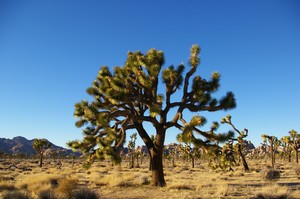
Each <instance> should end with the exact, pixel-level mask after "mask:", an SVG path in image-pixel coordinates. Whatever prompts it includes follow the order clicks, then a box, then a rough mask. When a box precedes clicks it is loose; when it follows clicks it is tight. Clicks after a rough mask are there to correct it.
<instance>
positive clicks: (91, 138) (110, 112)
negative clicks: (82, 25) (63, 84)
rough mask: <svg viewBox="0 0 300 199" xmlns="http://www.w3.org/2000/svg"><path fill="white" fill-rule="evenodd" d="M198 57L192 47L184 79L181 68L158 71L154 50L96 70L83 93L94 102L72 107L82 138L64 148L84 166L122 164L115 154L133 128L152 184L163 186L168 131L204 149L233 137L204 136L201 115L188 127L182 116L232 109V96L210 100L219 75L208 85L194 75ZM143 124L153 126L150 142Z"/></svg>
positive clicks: (160, 60) (157, 54) (208, 133)
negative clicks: (81, 156) (77, 153)
mask: <svg viewBox="0 0 300 199" xmlns="http://www.w3.org/2000/svg"><path fill="white" fill-rule="evenodd" d="M199 53H200V47H199V46H197V45H193V46H192V48H191V55H190V58H189V68H188V70H187V73H185V75H184V74H183V73H184V69H185V66H184V65H183V64H180V65H178V67H174V66H170V67H166V68H164V69H163V70H162V66H163V64H164V61H165V60H164V54H163V52H162V51H158V50H155V49H150V50H149V51H148V52H147V53H146V54H142V53H141V52H139V51H137V52H129V53H128V55H127V60H126V62H125V65H124V66H118V67H114V71H113V72H111V71H110V70H109V68H108V67H107V66H103V67H101V69H100V71H99V73H98V76H97V78H96V80H94V82H93V84H92V86H91V87H90V88H88V89H87V93H88V94H89V95H91V96H93V100H92V101H90V102H88V101H81V102H79V103H77V104H76V105H75V113H74V115H75V117H77V118H78V121H77V122H76V126H77V127H84V130H83V134H84V139H83V140H82V141H79V140H77V141H76V140H75V141H71V142H69V143H68V145H69V146H70V147H71V148H73V149H77V150H81V151H82V152H84V153H85V154H87V163H88V164H89V163H92V162H93V161H94V160H95V159H103V158H105V157H110V158H113V159H114V160H115V161H121V160H120V155H119V154H120V149H121V147H122V145H123V144H124V142H125V137H126V131H128V130H130V129H135V130H136V131H137V133H138V135H139V136H140V137H141V138H142V140H143V141H144V143H145V145H146V147H147V149H148V150H149V154H150V160H151V170H152V184H153V185H154V186H165V184H166V183H165V179H164V172H163V161H162V155H163V147H164V142H165V136H166V132H167V129H169V128H172V127H176V128H177V129H179V130H180V131H182V134H183V136H186V137H188V138H189V139H190V140H191V142H193V143H195V144H197V145H201V146H207V147H208V146H210V145H214V144H215V141H218V140H225V139H228V137H229V136H232V135H231V134H226V133H224V134H216V133H215V131H216V129H217V126H218V125H217V124H216V123H214V124H213V125H212V127H211V129H210V130H209V131H202V130H200V129H199V127H201V126H203V125H204V124H205V122H206V119H205V118H204V117H202V116H199V115H197V116H194V117H192V118H191V120H190V121H189V122H188V121H186V120H185V119H184V118H185V117H184V113H186V112H185V111H190V112H195V113H199V112H201V111H210V112H213V111H219V110H228V109H232V108H234V107H235V106H236V104H235V98H234V95H233V93H232V92H227V94H226V95H225V96H224V97H222V98H221V99H219V100H218V99H215V98H213V97H212V96H211V95H212V93H215V92H216V91H217V90H218V88H219V86H220V84H219V81H220V74H219V73H217V72H214V73H212V75H211V79H210V80H205V79H203V78H201V77H200V76H199V75H195V73H196V70H197V67H198V66H199V64H200V59H199V57H198V56H199ZM161 70H162V71H161ZM160 74H162V83H163V84H164V85H165V92H164V95H163V94H162V93H158V88H159V83H160V78H159V77H160ZM190 83H192V85H190ZM181 87H182V88H181ZM161 91H163V90H161ZM176 91H180V92H182V96H181V98H180V99H178V97H176V99H175V98H174V94H175V93H176ZM170 110H175V113H174V111H172V113H171V111H170ZM146 123H150V124H152V125H153V126H154V129H155V140H154V142H153V141H152V140H151V137H150V135H149V133H150V132H148V131H147V129H146V127H145V124H146ZM195 132H196V133H197V134H199V136H196V135H195V134H194V133H195Z"/></svg>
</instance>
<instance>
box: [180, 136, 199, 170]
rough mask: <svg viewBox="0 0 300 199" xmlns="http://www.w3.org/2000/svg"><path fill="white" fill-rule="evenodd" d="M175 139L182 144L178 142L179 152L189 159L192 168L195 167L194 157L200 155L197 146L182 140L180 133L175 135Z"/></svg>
mask: <svg viewBox="0 0 300 199" xmlns="http://www.w3.org/2000/svg"><path fill="white" fill-rule="evenodd" d="M177 141H178V142H182V143H183V144H184V145H182V144H180V145H179V149H180V152H181V153H182V154H183V155H184V156H185V157H187V158H188V159H190V160H191V164H192V168H194V167H195V158H196V157H199V156H200V150H199V146H194V147H192V145H191V143H190V142H188V141H187V140H184V138H183V137H182V134H179V135H178V136H177Z"/></svg>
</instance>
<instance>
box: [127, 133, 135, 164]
mask: <svg viewBox="0 0 300 199" xmlns="http://www.w3.org/2000/svg"><path fill="white" fill-rule="evenodd" d="M136 136H137V133H133V134H132V135H131V136H130V141H129V142H128V152H129V157H130V160H129V168H134V158H135V142H136Z"/></svg>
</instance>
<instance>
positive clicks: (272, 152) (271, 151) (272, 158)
mask: <svg viewBox="0 0 300 199" xmlns="http://www.w3.org/2000/svg"><path fill="white" fill-rule="evenodd" d="M273 146H274V145H273V141H270V156H271V164H272V169H274V164H275V160H274V158H275V156H274V149H273Z"/></svg>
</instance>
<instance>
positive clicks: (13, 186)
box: [0, 154, 300, 199]
mask: <svg viewBox="0 0 300 199" xmlns="http://www.w3.org/2000/svg"><path fill="white" fill-rule="evenodd" d="M277 156H278V157H280V154H277ZM237 157H238V154H237ZM266 159H269V157H268V155H266V156H262V157H260V158H248V159H247V161H248V164H249V168H250V171H248V172H245V171H244V167H243V164H242V162H240V165H236V166H235V167H234V170H233V171H229V170H228V171H227V170H222V169H220V168H217V169H214V168H212V167H210V166H209V161H210V160H209V159H206V158H204V156H202V158H201V157H200V158H196V159H195V163H194V164H195V165H194V168H192V166H191V165H190V162H189V161H190V160H188V159H186V157H184V156H182V157H180V156H177V157H175V165H173V163H172V160H171V159H167V158H165V159H164V165H165V179H166V182H167V185H166V186H165V187H153V186H152V185H151V184H150V182H151V178H152V177H151V172H150V171H149V158H148V159H146V160H145V161H143V163H142V164H141V163H140V164H139V167H138V168H137V167H135V168H130V166H129V165H130V164H128V163H129V162H131V157H130V156H128V157H124V158H123V161H122V164H120V165H112V162H110V161H95V162H94V164H93V165H91V167H90V168H89V169H83V167H82V166H83V162H84V159H82V158H78V159H75V163H74V165H73V164H72V160H71V159H60V161H62V165H63V166H62V167H61V168H60V169H59V168H57V166H56V162H55V161H54V160H53V159H51V158H45V160H44V165H43V167H39V164H38V160H37V159H28V158H26V159H15V158H13V159H10V158H6V159H5V160H4V159H2V160H1V163H0V198H107V199H109V198H124V199H125V198H127V199H129V198H299V196H300V183H299V177H300V174H299V173H300V172H299V171H300V169H299V165H297V164H295V163H289V162H286V161H285V159H280V158H277V162H276V164H275V170H276V171H277V173H274V172H273V171H274V170H272V168H271V165H270V163H271V161H266ZM11 165H14V166H11Z"/></svg>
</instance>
